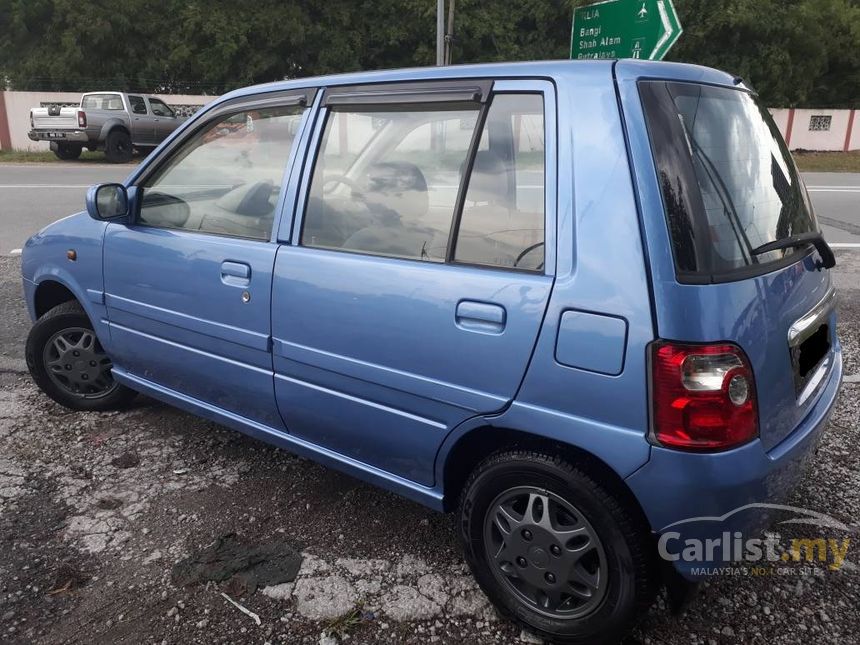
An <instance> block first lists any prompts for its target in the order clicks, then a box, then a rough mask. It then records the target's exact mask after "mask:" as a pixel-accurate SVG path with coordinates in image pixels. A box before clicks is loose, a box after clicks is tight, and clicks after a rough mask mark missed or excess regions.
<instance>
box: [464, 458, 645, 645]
mask: <svg viewBox="0 0 860 645" xmlns="http://www.w3.org/2000/svg"><path fill="white" fill-rule="evenodd" d="M459 520H460V521H459V524H460V537H461V539H462V541H463V545H464V549H465V553H466V560H467V562H468V563H469V566H470V567H471V569H472V572H473V574H474V575H475V578H476V579H477V581H478V583H479V584H480V586H481V588H482V589H483V590H484V592H485V593H486V594H487V596H488V597H489V598H490V600H492V601H493V603H494V604H495V605H496V606H497V607H498V608H499V609H500V610H501V612H502V613H503V614H505V615H507V616H508V617H510V618H512V619H513V620H515V621H516V622H518V623H519V624H520V625H521V626H523V627H525V628H527V629H528V630H531V631H533V632H535V633H536V634H537V635H538V636H541V637H543V638H545V639H548V640H551V641H553V642H559V643H582V644H585V643H603V642H617V641H618V640H620V639H621V638H622V637H623V636H624V635H625V634H626V633H627V631H629V630H630V629H631V628H632V627H633V625H634V624H635V621H636V620H637V618H638V617H639V616H640V614H641V613H643V612H644V611H645V610H647V608H648V607H649V606H650V605H651V603H652V602H653V599H654V594H655V592H656V584H657V580H658V574H657V570H656V565H655V561H654V557H653V550H652V547H651V542H650V537H649V531H648V529H647V527H646V526H645V525H644V522H642V521H641V519H640V518H639V516H638V515H637V514H636V513H635V512H633V510H631V509H629V508H628V507H627V506H626V504H625V503H624V501H623V500H622V499H621V498H620V496H618V495H616V494H615V493H613V492H612V491H611V489H610V487H606V486H603V485H601V484H600V483H599V482H598V481H596V480H595V479H594V478H593V477H592V476H591V475H589V474H588V473H586V472H585V471H583V470H580V469H578V468H576V467H575V466H573V465H571V464H569V463H568V462H566V461H564V460H562V459H560V458H559V457H553V456H550V455H546V454H541V453H536V452H528V451H512V452H506V453H501V454H498V455H494V456H492V457H490V458H489V459H487V460H486V461H485V462H484V463H482V464H481V465H480V466H478V468H477V469H476V470H475V471H474V472H473V473H472V475H471V477H470V478H469V480H468V482H467V483H466V486H465V489H464V491H463V496H462V499H461V502H460V516H459Z"/></svg>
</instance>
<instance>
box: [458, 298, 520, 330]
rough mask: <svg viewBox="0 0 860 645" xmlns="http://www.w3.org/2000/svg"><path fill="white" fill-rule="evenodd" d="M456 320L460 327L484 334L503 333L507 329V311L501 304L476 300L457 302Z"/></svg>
mask: <svg viewBox="0 0 860 645" xmlns="http://www.w3.org/2000/svg"><path fill="white" fill-rule="evenodd" d="M454 320H455V322H456V323H457V326H458V327H459V328H460V329H465V330H466V331H476V332H481V333H484V334H501V333H502V332H503V331H504V330H505V323H506V322H507V312H506V311H505V308H504V307H502V306H501V305H494V304H491V303H488V302H477V301H475V300H461V301H460V302H458V303H457V311H456V314H455V316H454Z"/></svg>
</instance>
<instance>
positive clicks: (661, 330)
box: [616, 63, 837, 449]
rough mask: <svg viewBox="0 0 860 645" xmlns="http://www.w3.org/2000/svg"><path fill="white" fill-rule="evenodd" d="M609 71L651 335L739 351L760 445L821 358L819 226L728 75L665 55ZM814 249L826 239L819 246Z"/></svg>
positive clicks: (782, 431) (822, 367) (823, 318)
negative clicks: (634, 200) (799, 240)
mask: <svg viewBox="0 0 860 645" xmlns="http://www.w3.org/2000/svg"><path fill="white" fill-rule="evenodd" d="M654 69H660V68H659V67H655V66H652V67H651V68H650V70H649V73H648V74H647V76H649V78H644V76H645V75H644V74H643V73H642V71H643V70H642V68H641V67H638V66H637V65H636V64H635V63H619V64H618V66H617V70H616V71H617V75H618V80H619V89H620V91H621V95H622V102H623V104H624V108H625V116H626V118H627V121H628V134H629V135H630V144H631V154H632V156H633V158H634V161H635V167H636V174H637V183H638V185H639V187H640V193H641V195H640V196H641V203H642V217H643V228H644V230H645V232H646V239H647V245H648V250H649V256H650V259H651V269H652V284H653V289H654V306H655V312H654V313H655V318H656V321H657V334H658V336H659V337H661V338H664V339H668V340H672V341H679V342H687V343H691V342H692V343H698V342H701V343H717V342H726V341H728V342H731V343H734V344H736V345H738V346H739V347H740V348H741V349H742V350H743V351H744V352H745V353H746V355H747V357H748V358H749V361H750V364H751V366H752V369H753V374H754V379H755V387H756V392H757V403H758V414H759V427H760V436H761V440H762V442H763V444H764V445H765V447H766V448H768V449H770V448H772V447H773V446H775V445H776V444H778V443H779V442H780V441H781V440H782V439H784V438H785V437H786V436H787V435H789V434H790V433H791V432H792V431H793V430H794V429H795V428H797V427H798V425H799V424H801V422H802V421H803V419H804V417H805V416H806V415H807V414H808V412H809V410H810V407H811V406H812V404H813V403H814V402H815V400H816V399H817V397H818V395H819V394H820V390H821V389H822V388H821V385H823V382H824V381H825V380H826V377H827V376H828V373H829V370H830V368H831V366H832V363H833V357H832V354H833V350H834V347H835V345H836V342H837V341H836V335H835V313H834V308H833V304H834V299H835V298H834V294H833V291H832V286H831V280H830V275H829V272H828V271H827V270H826V269H824V268H823V267H822V261H821V256H820V254H819V253H818V252H816V250H815V249H814V248H813V246H812V245H810V244H799V245H797V246H791V247H788V248H783V249H778V250H773V251H769V252H763V251H762V250H761V247H762V246H763V245H765V244H769V243H773V242H776V241H784V240H786V239H787V238H790V237H792V236H796V235H804V234H807V235H808V234H811V233H815V232H817V231H818V230H819V228H818V224H817V222H816V221H815V217H814V215H813V213H812V207H811V204H810V202H809V198H808V195H807V192H806V188H805V186H804V185H803V182H802V180H801V178H800V175H799V173H798V172H797V169H796V167H795V165H794V161H793V159H792V157H791V154H790V153H789V152H788V150H787V147H786V145H785V143H784V141H783V140H782V137H781V136H780V134H779V131H778V130H777V128H776V126H775V125H774V123H773V120H772V119H771V117H770V114H769V113H768V111H767V109H766V108H765V107H764V106H763V105H762V103H761V102H760V101H759V99H758V98H757V97H756V96H755V94H754V93H752V92H751V91H749V90H748V89H747V88H745V87H744V86H743V85H742V84H741V83H740V82H739V81H736V80H735V79H732V78H731V77H729V76H727V75H723V74H719V73H716V72H712V71H707V70H701V68H691V67H686V68H685V67H680V66H679V67H675V66H667V71H668V72H669V74H668V76H671V77H672V78H671V80H663V79H661V78H654V76H653V70H654ZM824 250H825V251H826V250H827V249H824Z"/></svg>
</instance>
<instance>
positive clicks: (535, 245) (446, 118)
mask: <svg viewBox="0 0 860 645" xmlns="http://www.w3.org/2000/svg"><path fill="white" fill-rule="evenodd" d="M484 109H485V110H487V112H486V114H485V115H482V114H481V106H480V105H478V104H472V103H468V104H456V105H454V104H447V105H440V104H429V105H426V106H416V105H410V106H408V109H406V108H404V109H396V108H395V109H392V108H390V107H387V108H385V109H384V110H383V109H376V110H374V109H368V108H366V107H364V106H362V107H361V108H358V107H356V108H354V109H350V108H347V109H344V108H338V109H335V110H333V111H332V112H331V113H330V115H329V117H328V120H327V122H326V126H325V131H324V135H323V140H322V144H321V150H320V153H319V155H318V156H317V162H316V166H315V167H314V170H313V178H312V180H311V191H310V195H309V198H308V203H307V207H306V210H305V216H304V225H303V231H302V240H301V243H302V244H303V245H305V246H313V247H319V248H326V249H336V250H343V251H350V252H355V253H367V254H371V255H382V256H389V257H397V258H405V259H410V260H421V261H426V262H446V261H447V262H460V263H466V264H476V265H483V266H493V267H502V268H509V269H526V270H541V269H542V268H543V239H544V127H543V99H542V96H541V95H540V94H497V95H495V96H494V97H493V98H492V100H491V102H490V104H489V106H487V107H485V108H484ZM479 128H480V130H479Z"/></svg>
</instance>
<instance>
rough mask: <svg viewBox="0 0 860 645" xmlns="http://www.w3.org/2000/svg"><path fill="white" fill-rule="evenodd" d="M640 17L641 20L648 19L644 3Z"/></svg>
mask: <svg viewBox="0 0 860 645" xmlns="http://www.w3.org/2000/svg"><path fill="white" fill-rule="evenodd" d="M639 17H640V18H647V17H648V9H646V8H645V3H644V2H643V3H642V8H641V9H640V10H639Z"/></svg>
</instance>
